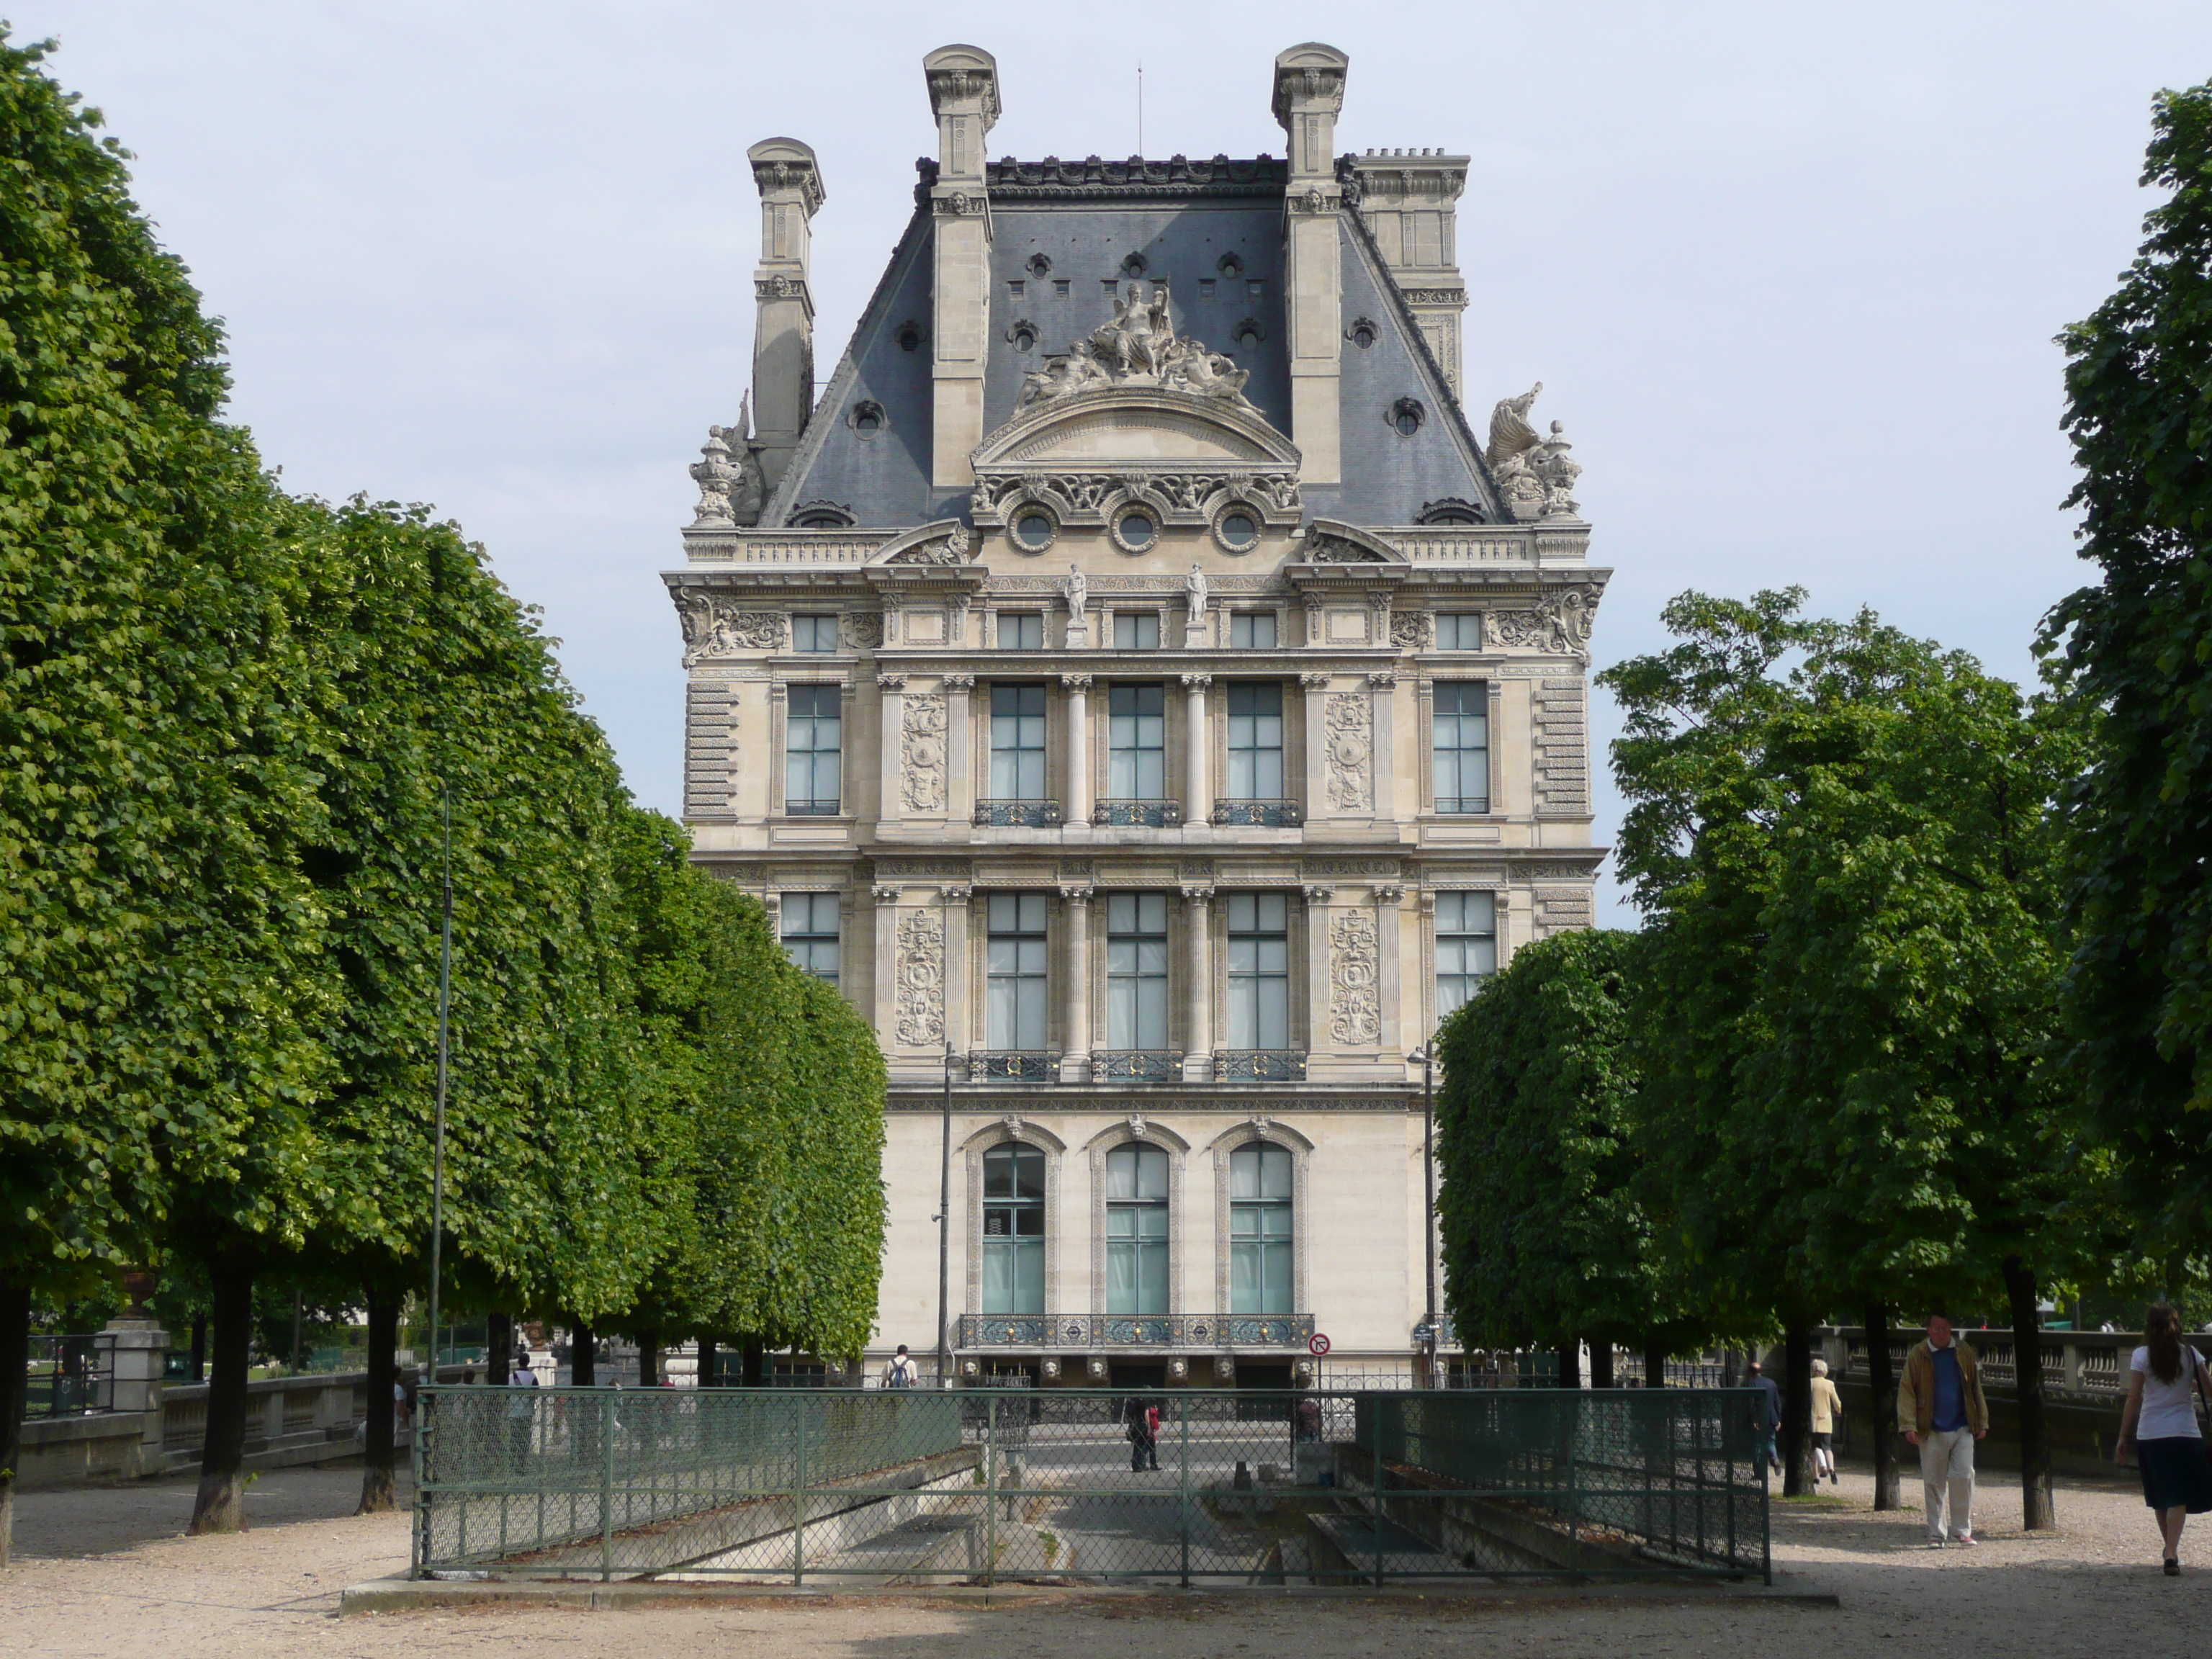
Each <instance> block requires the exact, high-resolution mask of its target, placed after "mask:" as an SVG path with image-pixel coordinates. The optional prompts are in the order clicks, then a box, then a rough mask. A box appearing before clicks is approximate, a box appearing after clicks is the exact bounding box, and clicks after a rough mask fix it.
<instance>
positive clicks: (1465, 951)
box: [1437, 893, 1498, 1020]
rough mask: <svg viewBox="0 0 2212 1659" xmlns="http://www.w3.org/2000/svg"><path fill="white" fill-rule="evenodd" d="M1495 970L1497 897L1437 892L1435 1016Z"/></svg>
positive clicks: (1471, 992)
mask: <svg viewBox="0 0 2212 1659" xmlns="http://www.w3.org/2000/svg"><path fill="white" fill-rule="evenodd" d="M1497 971H1498V900H1497V898H1496V896H1494V895H1492V894H1489V893H1439V894H1437V1018H1438V1019H1440V1020H1441V1019H1442V1018H1443V1017H1444V1016H1445V1015H1446V1014H1449V1013H1450V1012H1452V1011H1453V1010H1454V1009H1455V1008H1457V1007H1458V1006H1460V1005H1461V1004H1462V1003H1463V1002H1465V1001H1466V1000H1468V998H1469V997H1471V996H1473V995H1474V994H1475V993H1476V992H1477V991H1479V990H1480V989H1481V988H1482V981H1484V980H1485V979H1486V978H1487V977H1488V976H1489V975H1492V974H1494V973H1496V972H1497Z"/></svg>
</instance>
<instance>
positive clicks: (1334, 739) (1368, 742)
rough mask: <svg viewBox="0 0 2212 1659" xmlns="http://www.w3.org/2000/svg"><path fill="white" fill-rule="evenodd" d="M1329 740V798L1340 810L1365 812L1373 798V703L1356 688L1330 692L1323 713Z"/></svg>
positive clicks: (1331, 803)
mask: <svg viewBox="0 0 2212 1659" xmlns="http://www.w3.org/2000/svg"><path fill="white" fill-rule="evenodd" d="M1324 720H1325V722H1326V728H1327V732H1328V800H1329V805H1332V806H1334V807H1335V808H1336V809H1337V811H1340V812H1364V811H1366V810H1367V808H1368V805H1369V804H1370V800H1371V799H1372V792H1371V789H1370V771H1369V768H1370V763H1371V762H1372V761H1373V759H1374V756H1375V738H1374V720H1375V714H1374V709H1373V708H1372V706H1371V705H1370V703H1369V702H1368V700H1367V698H1366V697H1365V696H1364V695H1363V694H1361V693H1358V692H1356V691H1337V692H1332V693H1331V694H1330V696H1329V699H1328V712H1327V714H1326V715H1325V716H1324Z"/></svg>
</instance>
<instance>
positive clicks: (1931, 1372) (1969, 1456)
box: [1897, 1314, 1990, 1549]
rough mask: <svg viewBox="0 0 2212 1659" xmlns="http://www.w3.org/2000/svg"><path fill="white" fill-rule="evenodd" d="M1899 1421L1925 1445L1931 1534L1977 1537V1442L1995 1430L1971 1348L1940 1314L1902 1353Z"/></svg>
mask: <svg viewBox="0 0 2212 1659" xmlns="http://www.w3.org/2000/svg"><path fill="white" fill-rule="evenodd" d="M1897 1426H1898V1428H1899V1431H1901V1432H1902V1433H1903V1434H1904V1436H1905V1438H1906V1439H1907V1440H1909V1441H1911V1443H1913V1444H1914V1445H1916V1446H1917V1447H1919V1448H1920V1489H1921V1495H1922V1498H1923V1500H1924V1502H1925V1503H1926V1505H1927V1510H1928V1541H1929V1543H1930V1544H1932V1545H1934V1546H1935V1547H1936V1548H1937V1549H1941V1548H1942V1547H1943V1543H1944V1541H1945V1538H1946V1535H1947V1533H1946V1524H1945V1523H1946V1516H1945V1510H1947V1509H1948V1510H1949V1516H1948V1537H1949V1539H1950V1540H1951V1541H1953V1542H1954V1543H1959V1544H1965V1545H1970V1546H1971V1545H1972V1543H1973V1541H1974V1442H1976V1441H1977V1440H1979V1439H1980V1438H1981V1437H1983V1436H1984V1435H1985V1434H1987V1433H1988V1432H1989V1431H1990V1407H1989V1402H1988V1401H1986V1400H1984V1398H1983V1397H1982V1374H1981V1367H1980V1365H1979V1364H1978V1363H1977V1362H1976V1360H1975V1358H1974V1351H1973V1350H1972V1348H1970V1347H1968V1346H1966V1344H1965V1343H1963V1342H1960V1341H1959V1340H1957V1339H1955V1338H1954V1337H1953V1335H1952V1334H1951V1322H1950V1321H1949V1320H1948V1319H1947V1318H1945V1317H1944V1316H1942V1314H1936V1315H1934V1316H1931V1317H1930V1318H1929V1321H1928V1340H1926V1341H1925V1342H1922V1343H1919V1344H1917V1345H1916V1346H1914V1348H1913V1350H1912V1352H1911V1353H1908V1354H1907V1355H1905V1380H1904V1381H1903V1382H1902V1383H1899V1385H1898V1389H1897Z"/></svg>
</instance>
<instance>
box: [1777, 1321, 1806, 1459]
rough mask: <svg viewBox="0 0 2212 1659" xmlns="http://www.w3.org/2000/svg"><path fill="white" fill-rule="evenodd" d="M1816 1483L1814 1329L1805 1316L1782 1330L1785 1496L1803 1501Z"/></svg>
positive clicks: (1785, 1325) (1788, 1323)
mask: <svg viewBox="0 0 2212 1659" xmlns="http://www.w3.org/2000/svg"><path fill="white" fill-rule="evenodd" d="M1813 1488H1814V1480H1813V1327H1812V1324H1811V1322H1809V1321H1808V1320H1807V1319H1806V1318H1805V1317H1804V1316H1802V1314H1801V1315H1799V1316H1796V1317H1795V1318H1793V1319H1791V1320H1790V1321H1789V1322H1787V1323H1786V1324H1784V1326H1783V1328H1782V1495H1783V1496H1784V1498H1802V1497H1803V1496H1804V1495H1805V1494H1806V1493H1807V1492H1811V1491H1812V1490H1813Z"/></svg>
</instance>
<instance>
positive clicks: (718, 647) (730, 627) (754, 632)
mask: <svg viewBox="0 0 2212 1659" xmlns="http://www.w3.org/2000/svg"><path fill="white" fill-rule="evenodd" d="M743 603H744V601H743V600H741V599H738V597H737V596H736V595H734V594H728V593H707V592H701V591H700V590H699V589H697V588H696V587H686V588H680V589H678V591H677V593H676V613H677V617H678V620H679V621H680V622H681V623H683V626H684V666H685V667H686V668H690V667H691V666H693V665H695V664H696V663H697V662H698V661H699V660H700V659H702V658H703V657H727V656H732V655H733V654H735V653H738V652H739V651H777V650H781V649H782V647H783V643H784V641H785V639H786V637H787V634H786V623H785V617H784V614H783V612H781V611H744V610H740V609H739V608H738V607H739V605H742V604H743Z"/></svg>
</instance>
